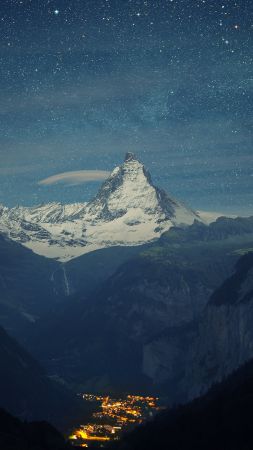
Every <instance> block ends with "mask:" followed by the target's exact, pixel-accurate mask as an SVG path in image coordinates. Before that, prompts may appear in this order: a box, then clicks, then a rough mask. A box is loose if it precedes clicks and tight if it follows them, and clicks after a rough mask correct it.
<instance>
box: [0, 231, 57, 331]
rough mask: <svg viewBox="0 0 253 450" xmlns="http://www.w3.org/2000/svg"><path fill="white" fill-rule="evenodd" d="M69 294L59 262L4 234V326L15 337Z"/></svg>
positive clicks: (0, 291)
mask: <svg viewBox="0 0 253 450" xmlns="http://www.w3.org/2000/svg"><path fill="white" fill-rule="evenodd" d="M64 295H65V290H64V281H63V276H62V269H61V266H60V265H59V263H57V262H56V261H52V260H50V259H47V258H44V257H41V256H38V255H35V254H34V253H33V252H32V251H31V250H28V249H26V248H24V247H23V246H21V245H20V244H17V243H15V242H13V241H10V240H9V239H7V238H5V237H3V236H2V235H1V234H0V324H1V325H3V326H4V327H5V328H6V329H7V330H8V331H10V332H11V334H13V335H15V336H22V335H23V332H24V329H25V328H26V327H27V326H29V325H31V324H33V323H34V322H35V321H36V320H37V319H38V318H39V317H41V316H42V315H43V314H45V313H46V312H49V311H52V310H53V309H54V307H55V306H56V305H57V303H58V302H60V299H62V298H63V296H64Z"/></svg>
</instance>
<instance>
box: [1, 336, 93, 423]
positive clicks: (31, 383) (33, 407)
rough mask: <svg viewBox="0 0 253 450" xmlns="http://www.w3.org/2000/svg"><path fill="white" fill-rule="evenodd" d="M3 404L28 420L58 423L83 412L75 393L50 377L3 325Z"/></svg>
mask: <svg viewBox="0 0 253 450" xmlns="http://www.w3.org/2000/svg"><path fill="white" fill-rule="evenodd" d="M0 361H1V366H0V407H2V408H4V409H7V410H8V411H9V412H10V413H12V414H14V415H16V416H18V417H20V418H23V419H28V420H48V421H50V422H52V423H54V424H57V425H59V426H64V425H66V424H70V423H71V421H72V420H73V419H74V418H76V417H77V416H78V414H80V413H81V411H82V413H83V414H84V412H85V411H84V410H82V405H80V404H79V401H77V400H75V396H74V394H73V393H72V392H69V391H68V390H66V389H65V388H64V387H63V386H62V385H61V384H60V383H59V382H55V381H52V380H50V379H49V378H48V377H47V376H46V374H45V372H44V370H43V369H42V368H41V367H40V366H39V364H38V363H37V362H36V361H35V360H34V359H33V358H32V357H31V356H30V355H29V354H28V353H27V352H26V351H25V350H23V348H21V347H20V346H19V345H18V344H17V342H16V341H15V340H14V339H12V338H10V337H9V336H8V334H7V333H6V332H5V331H4V330H3V329H2V328H0Z"/></svg>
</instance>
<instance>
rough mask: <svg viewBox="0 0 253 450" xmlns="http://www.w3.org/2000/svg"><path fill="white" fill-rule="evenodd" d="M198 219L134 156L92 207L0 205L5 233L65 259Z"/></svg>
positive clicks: (37, 250) (129, 156)
mask: <svg viewBox="0 0 253 450" xmlns="http://www.w3.org/2000/svg"><path fill="white" fill-rule="evenodd" d="M194 220H201V219H200V217H199V215H198V214H197V213H195V212H194V211H192V210H191V209H190V208H187V207H186V206H184V205H183V204H182V203H180V202H178V201H177V200H175V199H173V198H172V197H171V196H169V195H168V194H167V193H166V192H165V191H164V190H162V189H159V188H157V187H156V186H154V184H153V183H152V180H151V176H150V174H149V172H148V171H147V170H146V169H145V167H144V165H143V164H142V163H141V162H139V161H138V159H137V158H136V156H135V155H134V154H133V153H130V152H129V153H127V154H126V157H125V161H124V163H123V164H122V165H121V166H119V167H116V168H115V169H114V170H113V171H112V173H111V174H110V176H109V178H108V179H107V180H106V181H105V182H104V183H103V185H102V186H101V188H100V190H99V192H98V194H97V195H96V197H95V198H94V199H93V200H91V201H90V202H88V203H74V204H69V205H64V204H60V203H50V204H45V205H40V206H34V207H21V206H17V207H14V208H7V207H4V206H0V232H2V233H4V234H5V235H6V236H8V237H9V238H10V239H12V240H14V241H16V242H20V243H21V244H23V245H25V246H26V247H28V248H30V249H32V250H33V251H34V252H35V253H38V254H40V255H44V256H46V257H50V258H55V259H58V260H60V261H68V260H70V259H72V258H74V257H77V256H80V255H82V254H84V253H87V252H90V251H93V250H96V249H99V248H104V247H111V246H116V245H139V244H142V243H145V242H149V241H153V240H155V239H157V238H158V237H159V236H160V235H161V234H162V233H163V232H164V231H165V230H168V229H169V228H170V227H171V226H174V225H189V224H192V223H193V222H194Z"/></svg>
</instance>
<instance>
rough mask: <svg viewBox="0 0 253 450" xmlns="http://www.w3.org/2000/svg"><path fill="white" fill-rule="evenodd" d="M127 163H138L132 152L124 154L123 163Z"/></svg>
mask: <svg viewBox="0 0 253 450" xmlns="http://www.w3.org/2000/svg"><path fill="white" fill-rule="evenodd" d="M128 161H138V162H139V160H138V158H137V157H136V155H135V153H132V152H127V153H126V154H125V162H128Z"/></svg>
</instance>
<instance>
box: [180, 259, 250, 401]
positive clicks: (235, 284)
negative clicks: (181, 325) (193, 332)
mask: <svg viewBox="0 0 253 450" xmlns="http://www.w3.org/2000/svg"><path fill="white" fill-rule="evenodd" d="M252 323H253V253H249V254H247V255H245V256H243V257H242V258H241V259H240V260H239V261H238V264H237V266H236V271H235V273H234V274H233V275H232V276H231V277H230V278H229V279H228V280H227V281H226V282H225V283H224V284H223V285H222V286H221V287H220V288H219V289H218V290H217V291H215V293H214V294H213V295H212V296H211V299H210V301H209V304H208V306H207V308H206V311H205V313H204V314H203V316H202V318H201V319H200V321H199V325H198V336H197V338H196V339H195V342H194V345H193V346H192V348H191V350H190V352H189V358H190V360H192V365H191V366H188V369H187V372H186V379H187V378H188V379H189V380H191V386H190V388H189V398H192V397H194V396H196V395H199V394H200V393H202V392H204V391H206V390H207V389H208V387H210V385H211V384H213V382H216V381H221V380H222V379H223V378H224V376H226V375H228V374H229V373H231V372H232V371H233V370H234V369H236V368H237V367H239V366H240V365H242V364H243V363H244V362H245V361H247V360H248V359H250V358H252V357H253V327H252Z"/></svg>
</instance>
